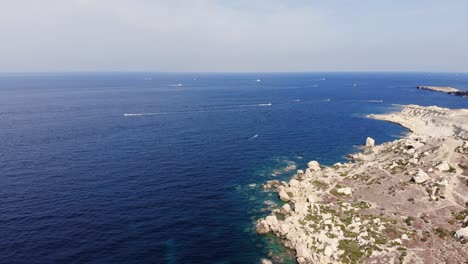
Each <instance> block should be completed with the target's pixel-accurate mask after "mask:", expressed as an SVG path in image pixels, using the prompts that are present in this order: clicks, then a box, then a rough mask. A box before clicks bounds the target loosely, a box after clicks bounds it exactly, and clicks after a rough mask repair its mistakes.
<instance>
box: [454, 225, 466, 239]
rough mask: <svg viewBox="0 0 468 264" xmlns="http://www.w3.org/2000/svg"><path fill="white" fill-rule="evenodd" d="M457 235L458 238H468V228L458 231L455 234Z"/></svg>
mask: <svg viewBox="0 0 468 264" xmlns="http://www.w3.org/2000/svg"><path fill="white" fill-rule="evenodd" d="M455 235H456V236H457V238H459V239H460V238H468V226H467V227H464V228H462V229H459V230H458V231H456V232H455Z"/></svg>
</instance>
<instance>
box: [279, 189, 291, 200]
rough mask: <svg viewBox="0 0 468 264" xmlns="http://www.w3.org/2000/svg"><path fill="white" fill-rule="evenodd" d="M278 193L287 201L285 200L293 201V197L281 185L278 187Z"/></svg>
mask: <svg viewBox="0 0 468 264" xmlns="http://www.w3.org/2000/svg"><path fill="white" fill-rule="evenodd" d="M278 195H279V197H280V199H281V200H282V201H285V202H289V201H291V197H289V194H288V193H287V192H286V191H285V190H284V188H283V187H281V186H280V187H278Z"/></svg>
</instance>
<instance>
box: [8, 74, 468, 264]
mask: <svg viewBox="0 0 468 264" xmlns="http://www.w3.org/2000/svg"><path fill="white" fill-rule="evenodd" d="M417 85H440V86H454V87H458V88H465V89H468V74H455V73H444V74H436V73H291V74H286V73H284V74H282V73H277V74H266V73H250V74H244V73H232V74H226V73H217V74H208V73H203V74H200V73H183V74H176V73H164V74H163V73H67V74H63V73H37V74H19V73H16V74H1V75H0V263H170V264H175V263H258V262H259V260H260V259H261V258H263V257H268V255H269V253H273V254H283V255H284V257H285V258H286V260H288V252H287V250H285V249H284V248H282V247H281V245H280V244H279V243H278V241H277V240H275V239H274V238H273V237H271V236H259V235H257V234H256V233H255V231H254V228H253V226H254V223H255V219H257V218H259V217H262V216H265V215H266V214H268V207H269V206H270V205H271V203H278V200H277V198H276V197H275V195H273V194H271V193H266V192H263V191H262V183H264V182H266V181H267V180H271V179H279V180H286V179H288V178H289V177H291V176H292V175H293V174H294V172H295V170H296V169H301V168H304V167H305V165H306V163H307V162H308V161H310V160H318V161H319V162H320V163H322V164H325V165H331V164H333V163H335V162H343V161H345V160H346V159H345V155H346V154H347V153H349V152H352V151H356V146H357V145H360V144H364V142H365V138H366V137H367V136H370V137H373V138H375V139H376V141H377V142H378V143H381V142H385V141H391V140H394V139H397V138H399V137H401V136H402V135H404V134H405V133H406V132H407V131H406V130H405V129H403V128H401V127H399V126H398V125H395V124H391V123H386V122H383V121H377V120H371V119H367V118H365V117H364V116H365V115H367V114H370V113H384V112H389V111H395V110H398V106H397V105H398V104H420V105H439V106H443V107H450V108H467V107H468V100H467V99H465V98H461V97H455V96H449V95H446V94H443V93H436V92H429V91H421V90H416V89H415V86H417ZM288 166H289V167H288ZM289 258H290V256H289Z"/></svg>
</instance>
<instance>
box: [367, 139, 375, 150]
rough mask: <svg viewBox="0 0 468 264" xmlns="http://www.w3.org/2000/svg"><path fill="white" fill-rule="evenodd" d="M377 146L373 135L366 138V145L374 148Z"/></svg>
mask: <svg viewBox="0 0 468 264" xmlns="http://www.w3.org/2000/svg"><path fill="white" fill-rule="evenodd" d="M374 146H375V140H374V139H373V138H371V137H367V139H366V147H367V148H373V147H374Z"/></svg>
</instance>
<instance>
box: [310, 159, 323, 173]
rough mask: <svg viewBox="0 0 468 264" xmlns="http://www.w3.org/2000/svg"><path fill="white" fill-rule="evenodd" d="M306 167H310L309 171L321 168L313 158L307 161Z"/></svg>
mask: <svg viewBox="0 0 468 264" xmlns="http://www.w3.org/2000/svg"><path fill="white" fill-rule="evenodd" d="M307 167H309V169H310V170H311V171H319V170H321V168H320V164H319V163H318V162H317V161H315V160H312V161H310V162H309V163H307Z"/></svg>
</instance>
